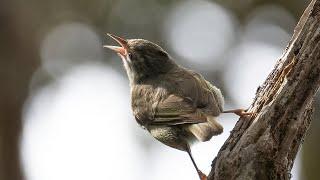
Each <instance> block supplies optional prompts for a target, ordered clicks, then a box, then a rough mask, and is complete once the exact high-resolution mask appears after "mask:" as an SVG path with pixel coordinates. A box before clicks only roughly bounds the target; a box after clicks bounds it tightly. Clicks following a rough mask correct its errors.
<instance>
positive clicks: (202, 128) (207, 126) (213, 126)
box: [188, 116, 223, 142]
mask: <svg viewBox="0 0 320 180" xmlns="http://www.w3.org/2000/svg"><path fill="white" fill-rule="evenodd" d="M215 118H216V117H214V116H208V117H207V122H205V123H199V124H192V125H190V126H188V130H189V131H190V132H191V133H192V134H193V135H194V136H195V137H196V138H197V139H198V140H199V141H201V142H204V141H209V140H210V139H211V137H212V136H215V135H218V134H221V133H222V132H223V127H222V126H221V125H220V124H219V123H218V122H217V121H216V119H215Z"/></svg>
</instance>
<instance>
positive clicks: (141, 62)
mask: <svg viewBox="0 0 320 180" xmlns="http://www.w3.org/2000/svg"><path fill="white" fill-rule="evenodd" d="M108 36H110V37H111V38H112V39H114V40H115V41H117V42H118V43H119V45H120V46H104V47H105V48H109V49H111V50H113V51H115V52H116V53H117V54H118V55H119V56H120V57H121V59H122V61H123V64H124V66H125V69H126V71H127V74H128V77H129V80H130V82H131V83H140V82H143V81H144V80H146V79H150V78H154V77H157V76H159V75H160V74H165V73H167V72H168V71H170V70H171V69H172V68H173V67H175V66H176V64H175V63H174V62H173V60H172V59H171V58H170V56H169V55H168V53H167V52H166V51H164V50H163V49H162V48H161V47H160V46H158V45H157V44H155V43H152V42H150V41H147V40H144V39H123V38H121V37H118V36H115V35H112V34H108Z"/></svg>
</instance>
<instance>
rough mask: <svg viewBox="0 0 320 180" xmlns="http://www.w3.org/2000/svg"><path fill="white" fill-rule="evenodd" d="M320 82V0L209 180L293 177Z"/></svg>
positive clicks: (261, 89) (303, 19)
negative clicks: (292, 172)
mask: <svg viewBox="0 0 320 180" xmlns="http://www.w3.org/2000/svg"><path fill="white" fill-rule="evenodd" d="M319 86H320V0H312V2H311V3H310V5H309V6H308V7H307V9H306V10H305V12H304V13H303V15H302V17H301V19H300V21H299V23H298V25H297V26H296V28H295V30H294V34H293V37H292V39H291V41H290V42H289V45H288V46H287V48H286V50H285V52H284V54H283V56H282V57H281V58H280V59H279V60H278V62H277V63H276V65H275V67H274V69H273V71H272V72H271V73H270V74H269V76H268V77H267V79H266V81H265V82H264V84H263V85H262V86H260V87H259V88H258V90H257V93H256V98H255V99H254V102H253V103H252V105H251V107H250V108H249V111H251V112H255V113H256V114H255V115H254V116H253V117H247V118H241V119H239V121H238V122H237V124H236V126H235V127H234V129H233V131H232V132H231V135H230V137H229V138H228V139H227V141H226V142H225V144H224V145H223V146H222V148H221V149H220V151H219V153H218V155H217V157H216V158H215V159H214V160H213V162H212V169H211V172H210V174H209V176H208V180H222V179H227V180H232V179H246V180H250V179H259V180H263V179H290V176H291V174H290V171H291V168H292V166H293V162H294V159H295V157H296V154H297V152H298V150H299V147H300V146H301V144H302V143H303V139H304V136H305V133H306V131H307V129H308V127H309V125H310V122H311V118H312V114H313V99H314V96H315V93H316V92H317V90H318V88H319Z"/></svg>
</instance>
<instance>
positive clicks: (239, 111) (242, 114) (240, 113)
mask: <svg viewBox="0 0 320 180" xmlns="http://www.w3.org/2000/svg"><path fill="white" fill-rule="evenodd" d="M223 113H234V114H236V115H238V116H240V117H245V116H251V115H254V114H255V113H253V112H246V111H245V110H244V109H233V110H228V111H223Z"/></svg>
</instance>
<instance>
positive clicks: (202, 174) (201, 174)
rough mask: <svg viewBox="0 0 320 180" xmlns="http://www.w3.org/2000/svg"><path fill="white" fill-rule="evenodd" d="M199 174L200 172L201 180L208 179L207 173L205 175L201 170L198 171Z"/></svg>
mask: <svg viewBox="0 0 320 180" xmlns="http://www.w3.org/2000/svg"><path fill="white" fill-rule="evenodd" d="M198 174H199V177H200V180H207V175H205V174H204V173H202V172H201V171H198Z"/></svg>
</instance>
